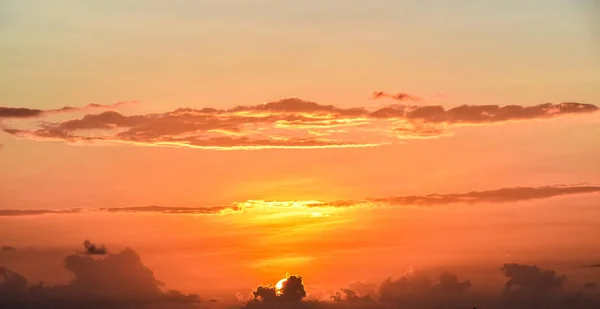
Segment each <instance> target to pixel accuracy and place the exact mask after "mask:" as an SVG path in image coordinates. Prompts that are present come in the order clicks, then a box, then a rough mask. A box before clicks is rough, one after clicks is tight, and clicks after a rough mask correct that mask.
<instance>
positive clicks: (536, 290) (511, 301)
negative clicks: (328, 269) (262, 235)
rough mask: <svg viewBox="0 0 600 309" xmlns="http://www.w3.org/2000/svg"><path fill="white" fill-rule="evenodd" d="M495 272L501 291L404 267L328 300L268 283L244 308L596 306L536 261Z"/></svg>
mask: <svg viewBox="0 0 600 309" xmlns="http://www.w3.org/2000/svg"><path fill="white" fill-rule="evenodd" d="M500 271H501V272H502V274H503V275H504V276H505V277H506V284H505V287H504V290H503V291H501V292H500V291H498V292H493V291H485V292H484V291H482V290H478V291H476V292H475V291H472V286H473V285H472V284H471V282H470V281H468V280H459V276H458V275H456V274H453V273H449V272H443V273H442V274H441V275H439V276H438V278H437V280H432V279H431V278H430V277H429V276H428V275H426V274H425V273H423V272H420V271H415V270H410V271H408V272H406V273H405V274H404V275H402V276H401V277H400V278H398V279H392V278H391V277H389V278H387V279H385V280H384V281H383V282H381V283H380V284H379V285H378V286H376V285H375V287H376V288H375V289H370V291H369V292H367V293H365V292H361V291H359V290H357V289H353V288H351V287H346V288H342V289H340V292H337V293H335V294H333V295H331V297H330V299H331V300H330V301H324V300H316V299H302V298H300V299H298V298H293V299H289V300H288V299H283V298H279V299H278V298H277V297H276V296H275V292H276V291H275V289H274V288H272V286H259V287H258V288H257V289H256V291H255V292H254V295H255V296H256V295H258V297H256V298H255V299H252V300H250V301H248V302H247V303H246V305H245V307H244V308H245V309H266V308H283V309H285V308H306V309H308V308H363V309H375V308H379V309H391V308H416V309H421V308H422V309H425V308H427V309H433V308H473V307H483V308H494V309H502V308H518V309H525V308H527V309H529V308H582V309H584V308H585V309H588V308H589V309H591V308H596V307H597V306H598V305H600V298H599V296H600V295H599V294H598V293H593V292H585V293H584V290H585V289H578V290H574V291H573V290H571V291H568V290H566V289H564V287H563V283H564V282H565V281H566V276H565V275H558V274H557V273H556V272H555V271H553V270H547V269H542V268H540V267H539V266H537V265H525V264H514V263H510V264H504V265H503V266H502V268H501V269H500ZM300 278H301V277H300ZM300 285H302V282H301V281H300ZM302 290H304V288H303V286H302ZM263 296H264V297H263Z"/></svg>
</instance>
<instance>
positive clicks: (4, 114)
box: [0, 102, 132, 118]
mask: <svg viewBox="0 0 600 309" xmlns="http://www.w3.org/2000/svg"><path fill="white" fill-rule="evenodd" d="M129 103H132V102H117V103H115V104H108V105H105V104H96V103H91V104H88V105H86V106H84V107H72V106H65V107H62V108H58V109H49V110H42V109H32V108H25V107H3V106H0V118H36V117H42V116H46V115H49V114H56V113H68V112H77V111H85V110H89V109H95V108H100V109H102V108H108V109H110V108H116V107H119V106H121V105H125V104H129Z"/></svg>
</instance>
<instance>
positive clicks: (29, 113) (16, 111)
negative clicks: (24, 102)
mask: <svg viewBox="0 0 600 309" xmlns="http://www.w3.org/2000/svg"><path fill="white" fill-rule="evenodd" d="M43 113H44V111H43V110H41V109H31V108H24V107H2V106H0V118H30V117H39V116H41V115H42V114H43Z"/></svg>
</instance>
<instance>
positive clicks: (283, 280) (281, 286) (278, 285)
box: [275, 273, 290, 296]
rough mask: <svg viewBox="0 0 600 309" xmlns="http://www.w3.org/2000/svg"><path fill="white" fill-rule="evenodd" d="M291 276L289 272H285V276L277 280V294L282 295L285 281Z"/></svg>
mask: <svg viewBox="0 0 600 309" xmlns="http://www.w3.org/2000/svg"><path fill="white" fill-rule="evenodd" d="M289 277H290V274H289V273H286V274H285V278H283V279H281V280H279V281H278V282H277V284H275V294H277V296H279V295H281V292H282V291H281V290H282V289H283V283H284V282H286V281H287V279H288V278H289Z"/></svg>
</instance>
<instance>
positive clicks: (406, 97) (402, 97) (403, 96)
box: [372, 91, 421, 101]
mask: <svg viewBox="0 0 600 309" xmlns="http://www.w3.org/2000/svg"><path fill="white" fill-rule="evenodd" d="M372 98H373V99H381V98H389V99H394V100H398V101H421V98H419V97H416V96H412V95H410V94H408V93H403V92H398V93H396V94H390V93H387V92H383V91H374V92H373V96H372Z"/></svg>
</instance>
